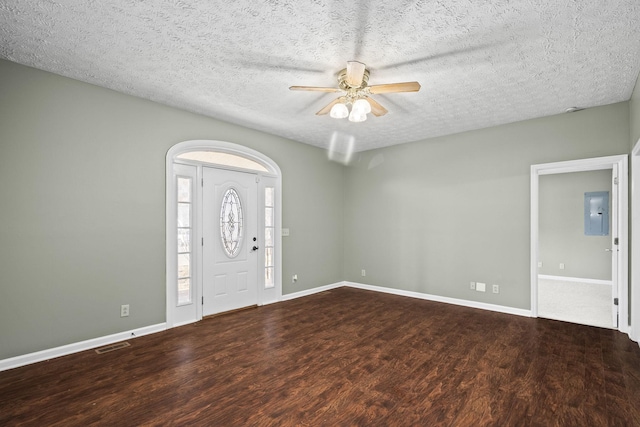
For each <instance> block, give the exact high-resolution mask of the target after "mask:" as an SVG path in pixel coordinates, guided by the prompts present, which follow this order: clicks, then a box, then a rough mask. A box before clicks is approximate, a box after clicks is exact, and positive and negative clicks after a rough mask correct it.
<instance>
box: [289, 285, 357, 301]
mask: <svg viewBox="0 0 640 427" xmlns="http://www.w3.org/2000/svg"><path fill="white" fill-rule="evenodd" d="M345 283H346V282H337V283H332V284H330V285H324V286H320V287H317V288H311V289H306V290H304V291H299V292H293V293H290V294H285V295H282V299H281V301H289V300H292V299H296V298H302V297H307V296H309V295H313V294H317V293H320V292H324V291H330V290H331V289H337V288H341V287H343V286H345Z"/></svg>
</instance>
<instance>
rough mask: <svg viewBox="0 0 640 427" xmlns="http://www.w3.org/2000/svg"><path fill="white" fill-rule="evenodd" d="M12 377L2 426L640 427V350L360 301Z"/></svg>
mask: <svg viewBox="0 0 640 427" xmlns="http://www.w3.org/2000/svg"><path fill="white" fill-rule="evenodd" d="M129 342H130V344H131V346H130V347H126V348H123V349H120V350H116V351H113V352H110V353H105V354H102V355H99V354H96V353H95V352H94V351H86V352H82V353H78V354H74V355H70V356H66V357H62V358H58V359H55V360H51V361H47V362H42V363H38V364H34V365H30V366H26V367H22V368H17V369H13V370H9V371H5V372H0V425H3V426H13V425H33V426H52V425H64V426H76V425H77V426H87V425H106V426H129V425H131V426H138V425H204V426H441V425H442V426H556V425H557V426H640V348H639V347H638V344H636V343H634V342H632V341H630V340H629V339H628V338H627V337H626V335H623V334H621V333H619V332H617V331H612V330H608V329H599V328H593V327H588V326H580V325H574V324H569V323H562V322H557V321H552V320H544V319H530V318H524V317H518V316H511V315H507V314H500V313H493V312H487V311H481V310H475V309H469V308H464V307H457V306H452V305H446V304H440V303H433V302H428V301H421V300H415V299H410V298H404V297H399V296H393V295H385V294H378V293H374V292H368V291H362V290H357V289H350V288H341V289H336V290H332V291H328V292H323V293H320V294H316V295H313V296H309V297H306V298H302V299H297V300H293V301H288V302H283V303H279V304H274V305H270V306H265V307H259V308H255V309H252V310H247V311H243V312H237V313H233V314H229V315H225V316H218V317H214V318H210V319H205V320H203V321H201V322H199V323H197V324H193V325H188V326H183V327H180V328H175V329H172V330H169V331H165V332H161V333H157V334H154V335H149V336H145V337H141V338H137V339H133V340H130V341H129Z"/></svg>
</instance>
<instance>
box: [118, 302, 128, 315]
mask: <svg viewBox="0 0 640 427" xmlns="http://www.w3.org/2000/svg"><path fill="white" fill-rule="evenodd" d="M127 316H129V304H122V305H121V306H120V317H127Z"/></svg>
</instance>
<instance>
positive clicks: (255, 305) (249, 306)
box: [202, 304, 258, 319]
mask: <svg viewBox="0 0 640 427" xmlns="http://www.w3.org/2000/svg"><path fill="white" fill-rule="evenodd" d="M254 308H258V304H254V305H248V306H246V307H240V308H236V309H233V310H229V311H223V312H221V313H214V314H208V315H206V316H202V318H203V319H211V318H212V317H219V316H225V315H227V314H233V313H237V312H239V311H246V310H252V309H254Z"/></svg>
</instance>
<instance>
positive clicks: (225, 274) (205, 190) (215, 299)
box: [202, 167, 261, 316]
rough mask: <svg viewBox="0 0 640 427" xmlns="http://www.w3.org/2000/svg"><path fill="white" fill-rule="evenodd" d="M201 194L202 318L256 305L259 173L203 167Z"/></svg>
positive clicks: (258, 243)
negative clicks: (202, 242)
mask: <svg viewBox="0 0 640 427" xmlns="http://www.w3.org/2000/svg"><path fill="white" fill-rule="evenodd" d="M202 194H203V197H202V199H203V214H202V231H203V237H204V244H203V249H202V254H203V256H202V286H203V302H202V304H203V307H202V314H203V315H204V316H208V315H211V314H217V313H222V312H225V311H230V310H236V309H239V308H243V307H248V306H251V305H256V304H257V303H258V264H259V263H258V253H259V252H258V247H259V245H261V242H260V240H261V239H258V237H259V236H258V233H257V228H258V215H257V206H258V202H257V197H258V194H257V175H255V174H250V173H246V172H236V171H230V170H224V169H214V168H209V167H204V168H203V186H202ZM230 205H233V206H232V207H231V206H230ZM223 206H225V209H223ZM236 239H237V240H236ZM253 248H256V249H253Z"/></svg>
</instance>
